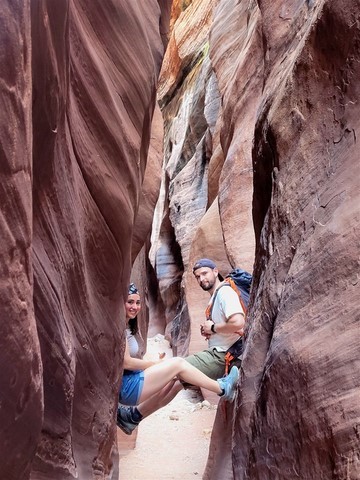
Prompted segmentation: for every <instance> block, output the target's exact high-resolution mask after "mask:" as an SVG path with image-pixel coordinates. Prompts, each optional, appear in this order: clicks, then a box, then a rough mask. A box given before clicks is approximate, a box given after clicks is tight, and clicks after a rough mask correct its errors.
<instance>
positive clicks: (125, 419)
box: [116, 405, 139, 435]
mask: <svg viewBox="0 0 360 480" xmlns="http://www.w3.org/2000/svg"><path fill="white" fill-rule="evenodd" d="M116 425H117V426H118V427H119V428H121V430H122V431H123V432H124V433H126V435H131V434H132V432H133V431H134V430H135V428H136V427H137V426H138V425H139V422H136V421H135V420H134V419H133V417H132V407H124V406H123V405H118V409H117V415H116Z"/></svg>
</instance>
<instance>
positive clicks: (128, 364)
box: [124, 340, 158, 370]
mask: <svg viewBox="0 0 360 480" xmlns="http://www.w3.org/2000/svg"><path fill="white" fill-rule="evenodd" d="M156 363H158V362H153V361H151V360H142V359H141V358H133V357H131V356H130V352H129V346H128V342H127V340H125V353H124V369H125V370H146V369H147V368H149V367H151V366H152V365H155V364H156Z"/></svg>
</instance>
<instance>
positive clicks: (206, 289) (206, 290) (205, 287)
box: [200, 282, 215, 292]
mask: <svg viewBox="0 0 360 480" xmlns="http://www.w3.org/2000/svg"><path fill="white" fill-rule="evenodd" d="M214 283H215V282H213V283H212V282H208V283H206V284H205V285H203V284H202V283H201V284H200V287H201V288H202V289H203V290H205V292H208V291H209V290H211V289H212V287H213V286H214Z"/></svg>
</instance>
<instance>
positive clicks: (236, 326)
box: [186, 258, 245, 380]
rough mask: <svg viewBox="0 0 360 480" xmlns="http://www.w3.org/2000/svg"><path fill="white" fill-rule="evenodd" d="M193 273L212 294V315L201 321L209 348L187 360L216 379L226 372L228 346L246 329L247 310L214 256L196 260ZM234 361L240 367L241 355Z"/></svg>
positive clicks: (210, 307) (201, 329)
mask: <svg viewBox="0 0 360 480" xmlns="http://www.w3.org/2000/svg"><path fill="white" fill-rule="evenodd" d="M193 274H194V276H195V278H196V280H197V282H198V284H199V285H200V287H201V288H202V289H203V290H205V291H207V292H209V294H210V295H211V298H210V302H209V305H208V308H207V314H208V318H206V319H205V320H204V321H203V322H202V323H201V325H200V331H201V334H202V335H203V336H204V337H205V338H206V339H207V340H208V348H207V349H205V350H203V351H202V352H198V353H195V354H194V355H190V356H188V357H187V358H186V360H187V361H188V362H189V363H191V364H192V365H194V367H196V368H198V369H199V370H201V371H202V372H203V373H205V374H206V375H208V376H209V377H210V378H213V379H214V380H215V379H216V378H219V377H221V376H222V375H224V372H225V354H226V350H227V349H228V348H229V347H231V346H232V345H233V344H234V343H235V342H236V341H237V340H239V337H240V336H242V335H243V333H244V331H243V329H244V325H245V314H244V311H243V309H242V306H241V304H240V300H239V297H238V295H237V293H236V292H235V291H234V290H233V289H232V288H231V287H230V286H228V285H225V284H223V283H222V281H223V278H222V277H221V275H220V274H219V271H218V269H217V266H216V264H215V263H214V262H213V261H212V260H210V259H209V258H201V259H200V260H198V261H197V262H195V264H194V266H193ZM232 365H236V366H237V367H240V365H241V361H240V359H235V360H234V361H233V363H232Z"/></svg>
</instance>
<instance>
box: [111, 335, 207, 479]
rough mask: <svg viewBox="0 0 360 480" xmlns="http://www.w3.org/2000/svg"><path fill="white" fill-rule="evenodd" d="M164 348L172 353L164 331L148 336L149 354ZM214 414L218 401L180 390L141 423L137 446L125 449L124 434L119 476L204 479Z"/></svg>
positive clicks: (193, 392)
mask: <svg viewBox="0 0 360 480" xmlns="http://www.w3.org/2000/svg"><path fill="white" fill-rule="evenodd" d="M162 351H165V352H166V356H167V357H169V356H171V350H170V348H169V346H168V343H167V342H166V341H165V340H164V339H163V337H162V336H161V335H157V336H156V337H154V338H152V339H149V341H148V350H147V357H148V358H151V357H152V356H153V355H157V354H158V352H162ZM215 414H216V405H211V404H210V403H209V402H207V401H202V397H201V395H200V394H199V393H198V392H197V391H194V390H183V391H181V392H180V393H179V394H178V395H177V396H176V397H175V399H174V400H172V402H170V403H169V404H168V405H167V406H166V407H163V408H162V409H160V410H158V411H157V412H155V413H154V414H152V415H150V416H149V417H148V418H145V419H144V420H143V421H142V422H141V423H140V425H139V428H138V432H137V438H136V446H135V448H134V449H130V450H124V449H123V445H124V440H125V438H124V437H126V438H128V439H129V440H130V438H129V437H127V436H125V435H124V434H122V442H121V444H122V447H121V449H120V463H119V478H120V480H193V479H196V478H197V479H201V478H202V475H203V472H204V469H205V465H206V461H207V457H208V451H209V444H210V437H211V431H212V427H213V423H214V419H215ZM118 431H119V429H118ZM119 448H120V445H119Z"/></svg>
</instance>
